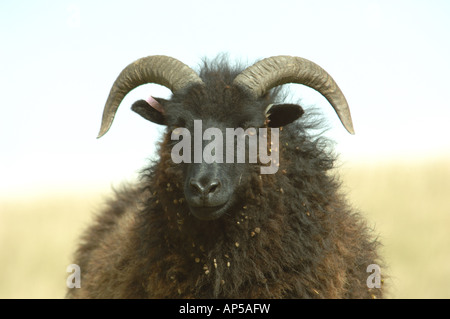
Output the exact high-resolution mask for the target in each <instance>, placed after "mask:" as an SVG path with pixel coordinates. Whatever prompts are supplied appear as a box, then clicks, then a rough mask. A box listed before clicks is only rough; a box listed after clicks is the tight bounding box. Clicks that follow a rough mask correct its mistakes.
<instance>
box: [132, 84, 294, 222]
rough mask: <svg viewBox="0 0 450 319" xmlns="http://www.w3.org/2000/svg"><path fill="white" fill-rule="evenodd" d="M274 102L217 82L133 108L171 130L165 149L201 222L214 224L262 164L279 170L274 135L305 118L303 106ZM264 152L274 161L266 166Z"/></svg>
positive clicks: (139, 102)
mask: <svg viewBox="0 0 450 319" xmlns="http://www.w3.org/2000/svg"><path fill="white" fill-rule="evenodd" d="M272 102H273V101H272V99H271V97H270V96H269V95H267V96H265V97H264V98H261V99H252V98H251V97H248V96H245V93H244V92H243V91H242V90H240V89H239V88H237V87H232V86H229V85H226V84H225V83H223V84H222V86H220V85H218V84H217V83H212V84H211V85H210V86H208V85H206V86H196V87H191V88H190V89H189V90H185V91H183V92H181V93H178V94H175V95H174V96H173V97H172V99H171V100H164V99H159V98H156V99H155V98H151V99H149V100H148V101H143V100H140V101H137V102H136V103H134V105H133V107H132V109H133V110H134V111H135V112H137V113H138V114H140V115H141V116H143V117H144V118H146V119H148V120H150V121H152V122H155V123H158V124H163V125H166V126H167V133H166V136H165V140H166V141H170V142H168V143H167V144H166V145H165V148H168V149H166V151H170V153H171V165H173V166H172V169H175V170H177V171H178V174H177V175H178V176H180V175H181V176H182V179H183V192H184V197H185V199H186V202H187V204H188V206H189V209H190V211H191V213H192V214H193V215H194V216H195V217H197V218H199V219H201V220H213V219H217V218H219V217H221V216H222V215H224V214H225V213H227V212H228V211H230V210H232V208H233V206H235V205H236V204H237V203H238V202H239V195H240V194H241V193H242V189H241V188H243V187H245V184H246V183H247V181H249V180H250V176H252V175H254V174H258V173H261V167H262V166H265V165H266V166H267V165H271V164H273V165H274V166H276V165H275V163H276V162H277V161H278V160H279V159H278V158H277V159H276V160H275V159H274V158H273V155H274V153H275V152H271V151H269V148H270V142H272V143H273V142H274V139H275V137H274V134H273V131H275V129H276V130H278V127H279V126H281V125H286V124H289V123H290V122H293V121H294V120H296V119H298V118H299V117H300V116H301V115H302V114H303V110H302V109H301V107H300V106H298V105H282V106H281V105H275V106H274V105H273V104H272ZM268 106H269V108H268ZM276 138H278V136H276ZM260 152H264V155H265V156H266V157H267V158H268V159H269V161H267V160H266V161H265V162H263V163H262V162H261V156H260ZM269 154H270V155H269ZM277 170H278V169H276V170H274V171H273V173H276V171H277Z"/></svg>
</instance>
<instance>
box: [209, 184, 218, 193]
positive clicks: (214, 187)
mask: <svg viewBox="0 0 450 319" xmlns="http://www.w3.org/2000/svg"><path fill="white" fill-rule="evenodd" d="M219 186H220V182H219V181H213V182H211V183H210V184H209V188H208V194H212V193H215V192H216V191H217V190H218V189H219Z"/></svg>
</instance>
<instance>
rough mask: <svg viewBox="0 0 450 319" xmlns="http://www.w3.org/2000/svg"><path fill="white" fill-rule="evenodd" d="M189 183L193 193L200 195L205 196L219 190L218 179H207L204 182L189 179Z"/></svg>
mask: <svg viewBox="0 0 450 319" xmlns="http://www.w3.org/2000/svg"><path fill="white" fill-rule="evenodd" d="M189 185H190V187H191V190H192V191H193V192H194V193H197V194H199V195H202V196H207V195H209V194H213V193H215V192H217V191H218V190H219V188H220V181H218V180H211V181H207V182H206V183H204V184H203V183H200V182H199V181H197V180H191V181H190V183H189Z"/></svg>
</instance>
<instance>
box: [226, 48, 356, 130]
mask: <svg viewBox="0 0 450 319" xmlns="http://www.w3.org/2000/svg"><path fill="white" fill-rule="evenodd" d="M287 83H297V84H303V85H306V86H308V87H311V88H313V89H315V90H316V91H318V92H319V93H320V94H322V95H323V96H324V97H325V98H326V99H327V100H328V102H329V103H330V104H331V106H332V107H333V109H334V110H335V111H336V113H337V115H338V117H339V119H340V120H341V122H342V124H343V125H344V127H345V128H346V130H347V131H348V132H349V133H350V134H354V128H353V122H352V118H351V114H350V109H349V107H348V103H347V100H346V99H345V96H344V94H343V93H342V91H341V89H340V88H339V87H338V85H337V83H336V82H335V81H334V79H333V78H332V77H331V76H330V75H329V74H328V72H326V71H325V70H324V69H322V68H321V67H320V66H319V65H317V64H315V63H314V62H312V61H309V60H307V59H304V58H301V57H293V56H287V55H280V56H273V57H270V58H266V59H263V60H261V61H259V62H256V63H255V64H253V65H252V66H249V67H248V68H246V69H245V70H244V71H242V72H241V73H240V74H239V75H238V76H237V77H236V78H235V80H234V82H233V84H235V85H237V86H240V87H242V88H243V89H244V90H246V91H247V92H248V93H249V94H250V95H252V96H253V97H254V98H258V97H260V96H262V95H263V94H264V93H266V92H267V91H268V90H270V89H272V88H274V87H276V86H279V85H282V84H287Z"/></svg>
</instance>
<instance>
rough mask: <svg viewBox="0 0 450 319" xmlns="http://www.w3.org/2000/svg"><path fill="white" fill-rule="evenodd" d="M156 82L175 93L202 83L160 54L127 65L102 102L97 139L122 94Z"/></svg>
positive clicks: (115, 110)
mask: <svg viewBox="0 0 450 319" xmlns="http://www.w3.org/2000/svg"><path fill="white" fill-rule="evenodd" d="M147 83H156V84H160V85H163V86H165V87H167V88H169V89H170V90H171V91H172V92H176V91H178V90H181V89H183V88H185V87H186V86H188V85H191V84H194V83H203V81H202V80H201V79H200V77H199V76H198V74H197V73H196V72H195V71H194V70H192V69H191V68H190V67H189V66H187V65H186V64H184V63H182V62H181V61H179V60H177V59H175V58H172V57H169V56H164V55H152V56H148V57H144V58H141V59H138V60H136V61H134V62H133V63H131V64H129V65H128V66H127V67H125V69H123V70H122V72H120V74H119V76H118V77H117V79H116V80H115V81H114V84H113V85H112V87H111V90H110V93H109V96H108V99H107V101H106V103H105V107H104V110H103V117H102V125H101V128H100V132H99V134H98V136H97V138H100V137H102V136H103V135H105V133H106V132H107V131H108V130H109V128H110V127H111V124H112V122H113V120H114V116H115V114H116V112H117V109H118V107H119V105H120V102H122V100H123V98H124V97H125V95H127V94H128V93H129V92H130V91H131V90H133V89H134V88H136V87H138V86H140V85H142V84H147Z"/></svg>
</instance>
